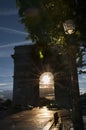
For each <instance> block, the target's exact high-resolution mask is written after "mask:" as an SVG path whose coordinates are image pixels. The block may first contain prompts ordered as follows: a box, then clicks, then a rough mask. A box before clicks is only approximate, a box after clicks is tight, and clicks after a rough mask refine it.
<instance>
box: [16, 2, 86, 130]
mask: <svg viewBox="0 0 86 130" xmlns="http://www.w3.org/2000/svg"><path fill="white" fill-rule="evenodd" d="M80 2H81V1H80V0H79V1H75V0H70V1H69V0H66V1H64V0H58V1H57V0H47V1H46V0H37V1H36V0H16V3H17V6H18V10H19V16H20V17H21V22H22V23H23V24H24V25H25V27H26V29H27V31H28V32H29V35H30V38H31V39H32V40H33V42H35V43H36V44H37V46H38V47H39V46H40V50H39V51H41V50H42V51H43V52H44V51H45V50H46V48H47V47H48V48H49V47H51V46H53V45H55V44H60V46H61V47H62V50H63V51H61V53H63V52H65V55H66V56H67V57H68V60H67V62H68V64H69V69H70V76H71V86H72V87H71V90H72V98H73V100H72V101H73V121H74V127H75V130H77V129H78V130H83V127H82V123H80V122H82V119H81V115H80V106H79V85H78V77H77V68H76V57H77V55H78V53H79V52H80V46H81V44H79V42H78V40H80V39H85V35H86V33H85V30H84V29H83V26H82V24H81V22H82V20H83V19H84V16H83V15H82V13H81V8H80ZM82 3H83V2H82ZM82 5H83V4H82ZM69 19H72V20H73V21H74V23H75V25H76V30H74V34H73V35H71V36H69V35H65V32H64V29H63V23H64V22H65V21H66V20H69ZM85 21H86V19H85V20H84V25H85V23H86V22H85ZM82 34H83V35H84V37H83V35H82ZM83 45H84V46H85V44H83ZM38 47H37V48H38ZM36 52H37V51H36ZM37 53H38V52H37ZM47 53H48V52H47ZM40 54H42V53H40Z"/></svg>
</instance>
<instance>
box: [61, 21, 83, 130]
mask: <svg viewBox="0 0 86 130" xmlns="http://www.w3.org/2000/svg"><path fill="white" fill-rule="evenodd" d="M63 28H64V31H65V34H67V35H72V34H74V33H75V24H74V21H73V20H71V19H70V20H66V21H65V22H64V23H63ZM73 36H74V35H73ZM68 38H69V37H68ZM71 38H72V40H68V41H70V42H71V41H72V42H71V44H70V46H69V44H68V48H67V56H68V61H69V71H70V78H71V97H72V118H73V124H74V130H84V128H83V120H82V115H81V109H80V94H79V84H78V74H77V66H76V50H77V49H76V47H75V45H74V44H73V42H75V41H76V39H75V37H71ZM69 39H70V38H69Z"/></svg>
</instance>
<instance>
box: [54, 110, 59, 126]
mask: <svg viewBox="0 0 86 130" xmlns="http://www.w3.org/2000/svg"><path fill="white" fill-rule="evenodd" d="M58 119H59V116H58V113H57V112H55V113H54V124H55V126H56V124H57V123H58Z"/></svg>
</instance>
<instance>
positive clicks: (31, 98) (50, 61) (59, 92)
mask: <svg viewBox="0 0 86 130" xmlns="http://www.w3.org/2000/svg"><path fill="white" fill-rule="evenodd" d="M34 48H35V45H24V46H16V47H15V48H14V49H15V51H14V54H13V55H12V58H13V59H14V77H13V78H14V80H13V81H14V83H13V85H14V86H13V104H14V105H27V104H30V105H34V106H37V105H38V103H39V98H40V92H39V78H40V76H41V74H42V73H44V72H51V73H52V74H53V75H54V90H55V101H56V103H57V104H58V105H59V106H62V107H65V106H66V107H69V106H70V104H71V91H70V76H69V72H68V70H67V69H66V70H64V69H63V68H61V67H59V66H60V63H59V62H60V61H59V59H57V56H55V55H50V57H49V56H47V55H46V58H44V57H43V56H42V57H39V55H37V52H36V51H34ZM55 49H56V47H55V48H52V49H51V52H52V51H54V53H55V51H56V50H55ZM63 59H64V58H63ZM63 59H62V60H63ZM63 62H64V61H63Z"/></svg>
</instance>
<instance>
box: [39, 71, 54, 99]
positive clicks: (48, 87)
mask: <svg viewBox="0 0 86 130" xmlns="http://www.w3.org/2000/svg"><path fill="white" fill-rule="evenodd" d="M54 93H55V92H54V75H53V74H52V73H51V72H44V73H43V74H41V76H40V78H39V95H40V97H44V98H46V99H49V100H55V94H54Z"/></svg>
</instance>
